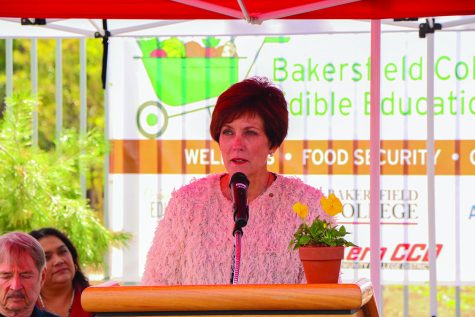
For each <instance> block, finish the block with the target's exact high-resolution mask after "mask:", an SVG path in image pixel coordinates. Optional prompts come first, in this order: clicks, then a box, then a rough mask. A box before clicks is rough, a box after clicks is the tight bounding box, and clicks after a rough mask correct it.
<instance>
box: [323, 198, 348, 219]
mask: <svg viewBox="0 0 475 317" xmlns="http://www.w3.org/2000/svg"><path fill="white" fill-rule="evenodd" d="M320 204H321V205H322V209H323V211H324V212H325V213H326V214H327V215H329V216H335V215H337V214H339V213H340V212H342V211H343V205H342V204H341V201H340V200H339V199H338V197H336V196H335V194H330V196H328V198H326V197H325V196H322V198H320Z"/></svg>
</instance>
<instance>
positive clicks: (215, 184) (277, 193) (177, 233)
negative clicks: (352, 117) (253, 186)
mask: <svg viewBox="0 0 475 317" xmlns="http://www.w3.org/2000/svg"><path fill="white" fill-rule="evenodd" d="M221 176H222V174H221V175H219V174H212V175H209V176H207V177H205V178H201V179H198V180H196V181H194V182H192V183H190V184H189V185H186V186H184V187H182V188H180V189H179V190H177V191H175V192H173V194H172V198H171V199H170V202H169V204H168V206H167V209H166V211H165V216H164V218H163V220H161V221H160V222H159V224H158V226H157V229H156V231H155V237H154V241H153V244H152V246H151V248H150V250H149V252H148V255H147V262H146V265H145V272H144V275H143V279H142V284H143V285H206V284H208V285H211V284H229V283H230V279H231V264H232V253H233V247H234V241H235V240H234V237H233V235H232V230H233V226H234V221H233V214H232V202H231V201H230V200H229V199H227V198H226V197H225V196H224V195H223V194H222V192H221V189H220V184H219V183H220V182H219V180H220V177H221ZM321 196H322V193H321V191H320V190H317V189H315V188H313V187H311V186H309V185H306V184H304V183H303V182H302V181H301V180H300V179H297V178H293V177H284V176H281V175H277V179H276V180H275V181H274V182H273V183H272V185H271V186H270V187H269V188H268V189H267V190H266V191H265V192H264V193H262V194H261V195H260V196H259V197H257V198H256V199H254V200H253V201H252V202H251V203H250V204H249V221H248V223H247V226H246V227H244V228H243V232H244V234H243V236H242V240H241V267H240V272H239V284H297V283H304V282H305V276H304V272H303V268H302V265H301V263H300V259H299V256H298V251H294V250H291V249H289V247H288V246H289V241H290V239H291V238H292V236H293V233H294V232H295V230H296V229H297V227H298V226H299V225H300V223H301V219H300V218H299V217H298V216H297V214H296V213H295V212H294V211H293V210H292V206H293V205H294V204H295V203H296V202H298V201H300V202H301V203H304V204H307V205H308V206H309V211H310V216H309V217H311V219H313V218H314V217H315V216H316V215H317V214H318V215H320V217H322V218H325V219H330V218H329V217H328V216H327V215H326V214H325V213H324V212H323V211H322V209H321V206H320V197H321Z"/></svg>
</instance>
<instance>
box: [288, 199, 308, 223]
mask: <svg viewBox="0 0 475 317" xmlns="http://www.w3.org/2000/svg"><path fill="white" fill-rule="evenodd" d="M292 209H293V211H295V213H296V214H297V215H298V216H299V217H300V218H301V219H302V220H304V219H305V218H307V216H308V206H307V205H305V204H302V203H301V202H296V203H295V204H294V205H293V206H292Z"/></svg>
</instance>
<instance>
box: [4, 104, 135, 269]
mask: <svg viewBox="0 0 475 317" xmlns="http://www.w3.org/2000/svg"><path fill="white" fill-rule="evenodd" d="M37 106H38V104H37V103H35V102H34V101H31V100H28V99H22V98H12V99H10V100H8V101H7V107H6V110H4V112H3V118H2V119H1V120H0V162H1V164H0V233H4V232H8V231H12V230H21V231H30V230H32V229H38V228H40V227H45V226H48V227H50V226H52V227H55V228H58V229H60V230H62V231H64V232H66V233H67V234H68V236H69V237H70V238H71V240H72V241H73V243H74V244H75V246H76V247H77V249H78V252H79V254H80V257H81V262H82V263H84V264H85V265H93V266H96V267H97V266H98V265H100V264H102V263H103V257H104V253H105V252H106V251H107V249H108V248H109V246H110V245H111V244H112V245H117V246H119V245H123V244H124V243H125V242H126V240H127V239H128V237H129V236H128V234H126V233H123V232H112V231H110V230H108V229H107V228H105V227H104V226H103V225H102V223H101V221H100V219H99V218H98V217H97V213H96V212H94V210H93V209H91V207H90V206H89V204H88V201H87V200H86V199H85V198H83V197H82V195H81V191H80V182H79V172H80V168H85V169H87V168H88V167H90V166H93V165H95V164H96V165H97V164H101V163H102V159H103V155H104V152H105V151H106V144H105V142H104V136H103V135H102V134H101V133H98V132H97V131H96V130H94V129H92V130H90V131H89V133H88V134H87V136H85V137H80V136H79V135H78V133H77V132H75V130H73V129H65V130H64V131H63V133H62V136H61V138H60V140H57V141H56V142H55V143H53V146H51V147H49V148H48V149H47V150H45V149H42V148H41V147H38V146H32V133H31V131H32V111H33V110H34V109H35V107H37ZM79 162H80V163H79Z"/></svg>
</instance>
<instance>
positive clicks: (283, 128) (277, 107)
mask: <svg viewBox="0 0 475 317" xmlns="http://www.w3.org/2000/svg"><path fill="white" fill-rule="evenodd" d="M243 115H251V116H254V115H257V116H259V117H260V118H261V119H262V121H263V122H264V130H265V133H266V136H267V138H268V139H269V142H270V148H275V147H278V146H280V145H281V144H282V142H283V141H284V139H285V137H286V136H287V130H288V125H289V112H288V110H287V101H286V100H285V97H284V94H283V93H282V91H281V90H280V89H279V88H277V87H276V86H274V85H273V84H272V83H271V82H270V81H269V80H268V79H267V78H264V77H252V78H249V79H245V80H243V81H241V82H238V83H236V84H234V85H232V86H231V87H229V88H228V89H227V90H226V91H224V92H223V93H222V94H221V95H220V96H219V97H218V101H217V102H216V107H215V108H214V111H213V116H212V118H211V124H210V133H211V137H212V138H213V140H215V141H216V142H218V143H219V136H220V134H221V129H222V127H223V125H225V124H227V123H230V122H232V121H234V120H235V119H238V118H240V117H242V116H243Z"/></svg>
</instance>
